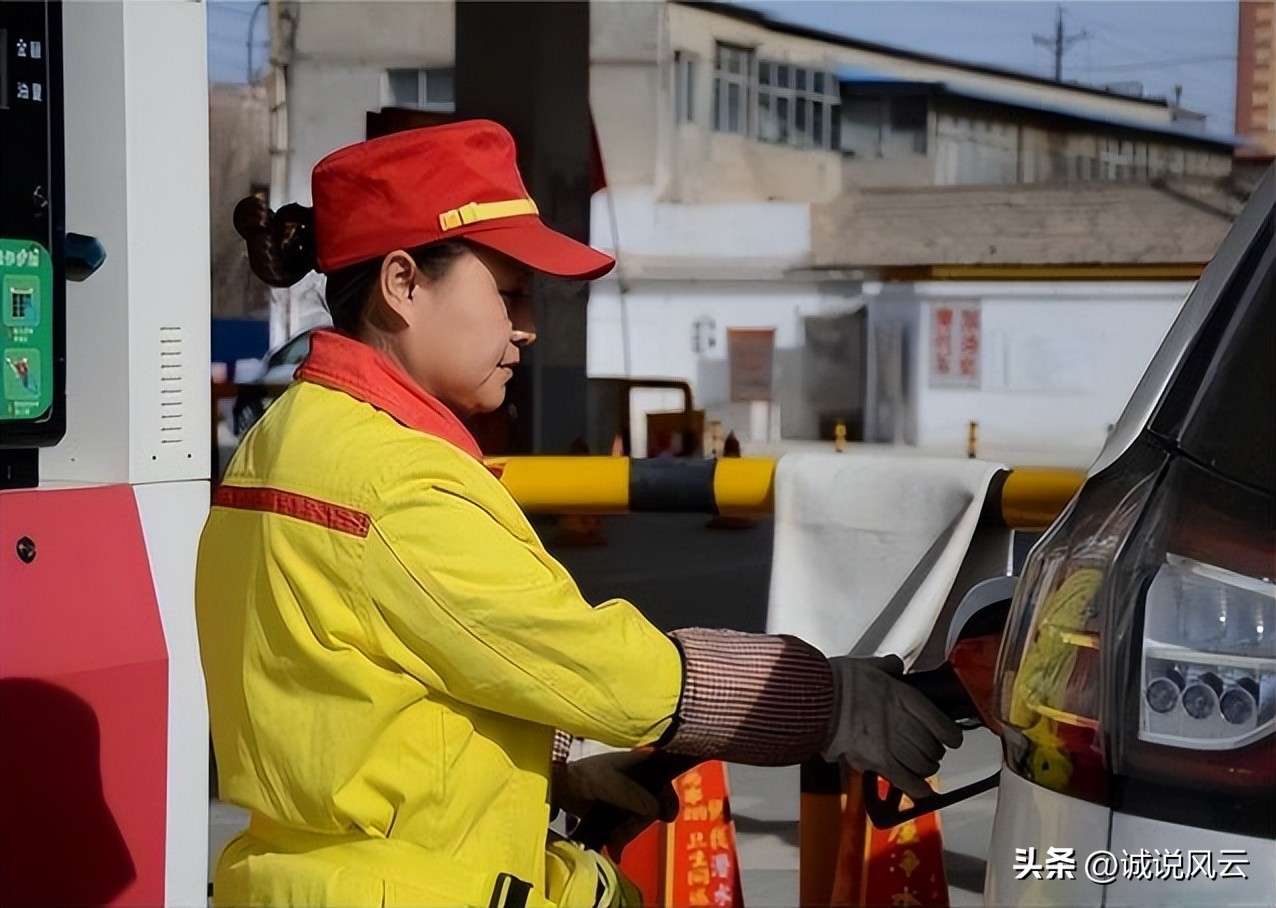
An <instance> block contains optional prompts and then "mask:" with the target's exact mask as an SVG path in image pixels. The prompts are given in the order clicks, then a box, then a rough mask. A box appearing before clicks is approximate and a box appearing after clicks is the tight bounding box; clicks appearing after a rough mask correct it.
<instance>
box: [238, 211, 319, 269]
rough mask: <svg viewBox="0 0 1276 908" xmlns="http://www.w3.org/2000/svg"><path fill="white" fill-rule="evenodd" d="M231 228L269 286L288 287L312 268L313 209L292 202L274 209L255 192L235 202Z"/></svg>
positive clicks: (249, 261)
mask: <svg viewBox="0 0 1276 908" xmlns="http://www.w3.org/2000/svg"><path fill="white" fill-rule="evenodd" d="M235 230H236V232H238V233H239V235H240V236H242V237H243V238H244V242H245V243H246V244H247V246H248V264H249V266H250V267H251V268H252V270H253V274H255V275H257V276H258V277H259V278H261V279H262V280H263V281H265V282H266V283H267V284H269V285H270V286H272V287H291V286H292V285H293V284H295V283H297V281H299V280H301V279H302V278H303V277H305V276H306V275H307V274H309V273H310V272H311V271H314V270H315V267H316V266H317V264H318V260H317V259H316V258H315V214H314V209H311V208H307V207H306V206H304V205H298V204H296V203H295V202H293V203H289V204H287V205H285V206H284V207H283V208H280V209H279V211H278V212H275V211H271V210H270V206H269V205H267V204H266V203H265V202H264V201H263V200H262V199H260V198H258V197H257V196H249V197H248V198H246V199H241V200H240V202H239V204H238V205H236V206H235Z"/></svg>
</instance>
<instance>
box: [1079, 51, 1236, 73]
mask: <svg viewBox="0 0 1276 908" xmlns="http://www.w3.org/2000/svg"><path fill="white" fill-rule="evenodd" d="M1235 59H1236V55H1235V54H1215V55H1213V56H1209V57H1178V58H1175V59H1169V60H1144V61H1142V62H1140V63H1109V64H1107V65H1104V66H1094V67H1091V68H1092V69H1104V70H1114V69H1140V68H1143V67H1147V66H1188V65H1190V64H1194V63H1221V62H1224V61H1226V60H1235Z"/></svg>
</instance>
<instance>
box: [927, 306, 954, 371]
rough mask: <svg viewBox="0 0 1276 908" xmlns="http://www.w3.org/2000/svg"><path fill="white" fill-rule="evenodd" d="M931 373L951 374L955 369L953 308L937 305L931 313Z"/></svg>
mask: <svg viewBox="0 0 1276 908" xmlns="http://www.w3.org/2000/svg"><path fill="white" fill-rule="evenodd" d="M930 349H931V374H932V375H937V376H939V375H942V376H947V375H951V374H952V371H953V310H952V309H950V308H949V307H947V306H937V307H936V308H935V310H934V312H933V313H932V315H931V338H930Z"/></svg>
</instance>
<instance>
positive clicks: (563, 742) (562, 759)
mask: <svg viewBox="0 0 1276 908" xmlns="http://www.w3.org/2000/svg"><path fill="white" fill-rule="evenodd" d="M571 750H572V736H571V735H569V734H568V733H567V732H565V731H563V730H562V729H561V728H560V729H556V730H555V731H554V749H553V750H552V751H551V752H550V759H551V760H552V761H553V762H555V763H566V762H567V756H568V754H570V753H571Z"/></svg>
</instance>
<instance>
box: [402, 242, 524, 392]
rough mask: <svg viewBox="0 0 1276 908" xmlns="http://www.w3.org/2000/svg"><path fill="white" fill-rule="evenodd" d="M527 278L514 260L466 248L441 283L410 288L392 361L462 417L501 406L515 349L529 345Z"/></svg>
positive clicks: (422, 280) (417, 282)
mask: <svg viewBox="0 0 1276 908" xmlns="http://www.w3.org/2000/svg"><path fill="white" fill-rule="evenodd" d="M528 277H529V275H528V271H527V269H526V268H524V267H523V266H522V265H520V264H518V263H517V262H515V261H514V260H512V259H510V258H508V257H506V256H503V255H501V254H500V253H497V252H492V251H490V250H487V249H483V248H481V247H475V246H469V247H467V249H466V251H465V252H463V253H462V254H461V256H460V257H459V258H457V259H455V260H454V261H453V262H452V264H451V267H450V268H449V269H448V270H447V272H446V273H445V274H444V275H443V276H442V277H441V278H439V279H437V280H430V279H429V278H427V277H425V276H424V275H422V274H420V273H419V272H418V273H417V274H416V275H415V277H414V278H413V280H412V286H411V289H410V292H409V298H408V300H407V309H408V313H407V315H408V317H407V318H406V319H405V320H406V321H408V326H407V330H406V331H403V332H401V333H400V334H399V335H398V337H397V342H396V344H395V346H396V348H397V349H396V350H395V352H396V353H397V354H398V357H397V358H398V359H399V360H400V362H401V364H402V365H403V367H404V368H405V369H406V370H407V371H408V374H409V375H411V376H412V378H413V379H415V380H416V382H417V383H418V384H420V385H421V387H422V388H424V389H425V390H426V391H428V392H429V393H430V394H432V395H434V396H435V397H437V398H438V399H439V400H441V401H442V402H443V403H445V404H446V405H447V406H448V407H449V408H450V409H451V410H452V411H453V412H454V413H456V414H457V415H459V416H461V417H469V416H473V415H475V414H476V413H489V412H491V411H492V410H495V409H496V408H498V407H499V406H500V405H501V403H502V402H503V401H504V400H505V386H506V384H508V383H509V380H510V377H511V376H512V375H513V373H514V366H515V365H517V364H518V362H519V351H520V348H522V347H525V346H527V345H528V344H529V343H531V342H532V340H534V339H535V337H536V335H535V334H534V333H533V332H534V330H535V327H534V325H533V324H532V305H531V297H530V295H529V293H528Z"/></svg>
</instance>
